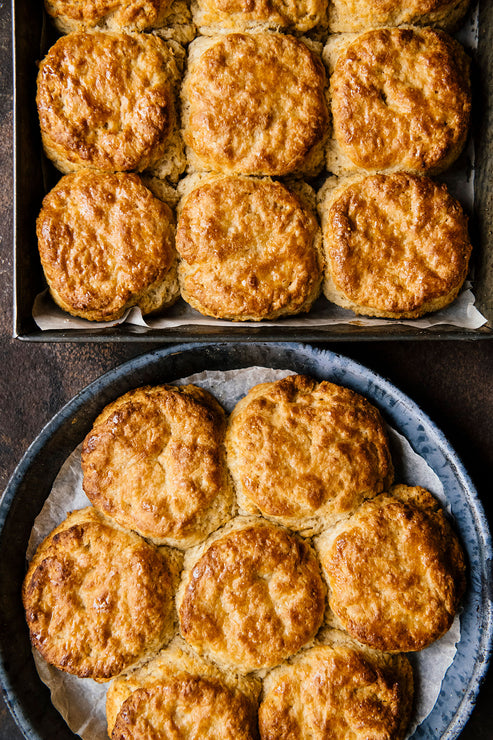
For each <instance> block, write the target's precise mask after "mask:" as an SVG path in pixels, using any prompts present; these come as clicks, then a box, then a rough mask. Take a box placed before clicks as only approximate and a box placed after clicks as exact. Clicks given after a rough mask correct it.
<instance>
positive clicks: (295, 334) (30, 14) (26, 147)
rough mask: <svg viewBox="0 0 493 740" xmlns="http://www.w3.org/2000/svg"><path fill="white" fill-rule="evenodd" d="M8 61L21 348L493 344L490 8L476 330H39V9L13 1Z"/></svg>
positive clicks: (476, 113)
mask: <svg viewBox="0 0 493 740" xmlns="http://www.w3.org/2000/svg"><path fill="white" fill-rule="evenodd" d="M12 18H13V53H14V116H15V117H14V126H15V132H14V142H15V155H14V189H15V196H14V199H15V207H14V265H15V267H14V312H13V313H14V325H13V336H14V337H17V338H18V339H21V340H25V341H43V342H44V341H88V340H89V341H98V342H106V341H115V342H122V341H133V342H139V341H140V342H143V341H162V342H176V341H201V342H212V341H218V340H219V341H235V340H242V341H245V340H263V341H282V340H302V341H352V340H372V339H378V340H386V339H389V340H392V339H400V340H403V339H410V340H416V339H420V340H421V339H483V338H493V249H491V245H492V244H493V190H492V188H491V184H490V177H489V175H490V172H491V171H492V168H493V151H492V149H493V147H492V146H491V143H492V132H493V82H492V79H493V56H492V49H493V6H492V4H491V3H487V2H480V5H479V42H478V48H477V49H476V50H475V51H474V53H473V64H472V80H473V101H474V105H473V118H472V126H471V137H472V139H473V141H474V148H475V153H476V154H475V160H476V166H475V175H474V208H473V211H472V213H470V227H471V238H472V241H473V245H474V251H473V258H472V264H471V279H472V290H473V292H474V295H475V298H476V304H475V305H476V307H477V308H478V310H479V311H480V312H481V313H482V314H483V316H484V317H485V318H486V319H487V322H486V324H484V325H483V326H481V327H480V328H479V329H465V328H459V327H456V326H451V325H447V324H441V325H438V326H432V327H428V328H418V327H415V326H409V325H403V324H399V323H397V322H396V323H387V324H385V325H380V326H373V325H372V326H362V325H360V324H359V323H358V321H354V322H351V323H342V324H341V323H340V324H336V325H327V326H317V327H313V326H309V325H308V324H307V325H306V326H299V325H298V326H288V325H285V324H283V323H282V324H281V325H276V326H274V325H272V324H269V322H259V324H258V325H255V326H253V327H252V326H251V325H249V326H245V325H242V324H241V322H239V323H235V322H230V323H228V325H227V326H224V323H223V324H222V325H219V324H218V325H217V326H215V325H211V326H197V325H186V326H179V327H175V328H170V329H162V328H159V329H158V328H146V327H141V326H136V325H132V324H120V325H118V326H113V327H103V328H97V327H91V325H90V324H89V322H88V327H87V328H84V329H49V330H41V329H40V328H39V327H38V326H37V324H36V323H35V321H34V319H33V317H32V310H33V304H34V299H35V297H36V296H37V295H38V294H39V293H40V292H41V291H42V290H43V289H44V288H45V287H46V283H45V281H44V277H43V273H42V269H41V265H40V262H39V257H38V252H37V243H36V234H35V221H36V217H37V215H38V213H39V210H40V207H41V201H42V199H43V197H44V195H45V193H46V192H47V191H48V190H49V189H50V188H51V187H52V186H53V185H54V184H55V182H56V180H57V179H58V177H59V176H60V175H59V173H57V172H56V171H55V169H54V167H53V166H52V165H51V164H50V163H49V162H48V161H47V160H46V158H45V156H44V154H43V152H42V146H41V137H40V133H39V126H38V117H37V111H36V104H35V97H36V74H37V66H36V62H37V61H38V60H40V59H41V58H42V57H43V56H44V54H45V53H46V51H47V49H48V48H49V46H50V45H51V44H52V43H53V42H54V41H55V39H56V33H55V32H54V30H53V29H52V27H51V24H50V23H49V21H47V19H46V17H45V16H44V11H43V9H42V3H40V4H36V5H35V6H33V4H32V3H30V2H29V0H12Z"/></svg>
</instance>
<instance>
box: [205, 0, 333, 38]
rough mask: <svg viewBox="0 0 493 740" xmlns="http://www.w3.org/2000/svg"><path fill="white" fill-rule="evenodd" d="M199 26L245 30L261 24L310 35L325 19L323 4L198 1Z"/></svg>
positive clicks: (305, 0)
mask: <svg viewBox="0 0 493 740" xmlns="http://www.w3.org/2000/svg"><path fill="white" fill-rule="evenodd" d="M198 7H199V9H200V12H199V14H198V15H197V17H196V22H197V23H198V25H199V26H208V25H211V24H217V25H218V26H219V25H221V26H222V27H225V28H232V29H235V28H237V29H238V30H240V29H241V28H242V27H243V28H245V26H246V25H247V24H253V23H261V24H268V25H269V26H271V27H275V28H283V29H286V30H290V29H293V30H298V31H309V30H310V29H312V28H314V26H316V25H318V24H319V23H320V22H322V21H323V20H324V19H325V15H326V3H324V2H322V0H287V1H286V2H282V0H198Z"/></svg>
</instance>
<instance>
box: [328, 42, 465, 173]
mask: <svg viewBox="0 0 493 740" xmlns="http://www.w3.org/2000/svg"><path fill="white" fill-rule="evenodd" d="M324 60H325V62H326V63H327V64H328V66H329V68H331V69H333V72H332V75H331V80H330V96H331V111H332V123H333V132H332V136H333V138H332V139H331V140H329V142H328V146H327V169H328V171H329V172H333V173H334V174H337V175H340V174H344V173H346V172H352V171H355V170H366V171H368V172H377V171H394V170H401V169H404V170H407V171H410V172H415V173H418V174H419V173H421V174H423V173H428V174H433V173H437V172H440V171H443V170H445V169H446V168H447V167H449V166H450V165H451V164H452V163H453V162H454V161H455V159H456V158H457V157H458V155H459V154H460V152H461V150H462V148H463V145H464V142H465V140H466V137H467V133H468V127H469V119H470V112H471V89H470V81H469V66H470V65H469V59H468V57H467V55H466V54H465V52H464V50H463V48H462V47H461V45H460V44H459V43H458V42H457V41H455V39H452V38H451V37H450V36H448V35H447V34H446V33H444V32H443V31H437V30H433V29H431V28H422V29H419V28H383V29H375V30H371V31H367V32H366V33H362V34H359V35H356V36H351V35H348V37H346V38H345V37H342V39H341V38H340V37H338V36H337V35H336V36H331V37H329V41H328V43H327V44H326V46H325V49H324Z"/></svg>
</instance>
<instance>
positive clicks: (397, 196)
mask: <svg viewBox="0 0 493 740" xmlns="http://www.w3.org/2000/svg"><path fill="white" fill-rule="evenodd" d="M320 215H321V219H322V234H323V250H324V256H325V264H326V270H325V277H324V285H323V290H324V294H325V296H326V297H327V298H328V300H329V301H332V302H333V303H336V304H337V305H339V306H342V307H343V308H349V309H352V310H353V311H355V312H356V313H358V314H363V315H366V316H382V317H386V318H396V319H397V318H417V317H418V316H422V315H423V314H425V313H429V312H430V311H437V310H439V309H441V308H444V307H445V306H447V305H449V303H451V302H452V301H453V300H454V299H455V297H456V296H457V294H458V293H459V291H460V289H461V287H462V285H463V283H464V280H465V278H466V275H467V271H468V265H469V258H470V255H471V249H472V247H471V242H470V239H469V234H468V227H467V216H466V215H465V213H464V211H463V210H462V207H461V205H460V203H459V202H458V201H457V200H456V199H455V198H453V197H452V196H451V195H450V193H449V192H448V190H447V188H446V186H445V185H439V184H437V183H435V182H433V181H432V180H430V179H429V178H427V177H420V176H417V175H410V174H407V173H403V172H399V173H392V174H387V175H374V176H369V177H366V178H364V179H358V180H355V181H349V182H348V183H345V182H344V181H342V182H341V183H340V185H339V186H338V187H336V189H335V190H334V191H332V192H330V191H328V192H327V195H326V197H325V198H324V200H323V201H322V204H321V206H320Z"/></svg>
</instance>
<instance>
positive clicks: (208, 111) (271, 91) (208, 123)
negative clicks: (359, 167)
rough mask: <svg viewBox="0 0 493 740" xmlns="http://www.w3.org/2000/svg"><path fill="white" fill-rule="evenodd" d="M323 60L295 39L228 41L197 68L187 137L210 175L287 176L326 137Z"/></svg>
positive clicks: (187, 92) (186, 92)
mask: <svg viewBox="0 0 493 740" xmlns="http://www.w3.org/2000/svg"><path fill="white" fill-rule="evenodd" d="M325 87H326V78H325V72H324V69H323V66H322V63H321V61H320V59H318V58H317V57H316V56H315V54H313V53H312V52H311V51H310V50H309V49H308V47H307V46H306V45H305V44H304V43H303V42H302V41H300V40H299V39H296V38H294V37H293V36H286V35H282V34H278V33H255V34H240V33H236V34H229V35H225V36H219V37H217V38H216V39H215V40H214V43H213V44H212V46H210V47H209V48H207V49H206V50H205V51H203V52H202V54H200V55H198V56H197V58H196V59H195V60H194V61H191V63H190V65H189V69H188V73H187V76H186V78H185V82H184V87H183V97H184V101H185V122H186V123H185V130H184V138H185V142H186V143H187V144H188V146H190V147H191V149H192V150H193V152H194V153H195V154H196V155H197V157H198V158H199V159H200V160H201V162H202V165H203V168H204V169H210V170H216V171H221V172H228V173H233V172H234V173H240V174H259V175H261V174H264V175H285V174H288V173H290V172H293V171H294V170H297V169H299V168H300V167H301V166H302V165H303V163H304V160H305V159H306V157H307V155H308V153H309V152H310V150H311V149H312V148H313V147H314V146H315V144H317V143H319V142H320V141H321V140H322V139H323V137H324V134H325V132H326V128H327V122H328V111H327V105H326V100H325Z"/></svg>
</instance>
